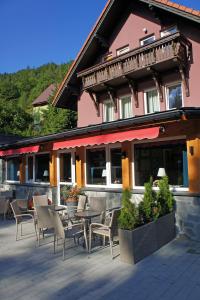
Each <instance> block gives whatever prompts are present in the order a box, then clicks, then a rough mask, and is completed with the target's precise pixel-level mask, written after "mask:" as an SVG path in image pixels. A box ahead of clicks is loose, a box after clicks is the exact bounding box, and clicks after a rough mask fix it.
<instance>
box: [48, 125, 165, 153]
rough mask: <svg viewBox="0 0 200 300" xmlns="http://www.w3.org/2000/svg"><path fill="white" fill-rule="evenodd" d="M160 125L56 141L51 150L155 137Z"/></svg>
mask: <svg viewBox="0 0 200 300" xmlns="http://www.w3.org/2000/svg"><path fill="white" fill-rule="evenodd" d="M159 130H160V127H152V128H146V129H135V130H128V131H120V132H115V133H107V134H102V135H95V136H89V137H82V138H78V139H70V140H67V141H62V142H56V143H54V144H53V150H58V149H67V148H75V147H81V146H94V145H103V144H104V145H106V144H112V143H117V142H125V141H133V140H143V139H155V138H157V137H158V135H159Z"/></svg>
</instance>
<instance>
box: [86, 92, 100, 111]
mask: <svg viewBox="0 0 200 300" xmlns="http://www.w3.org/2000/svg"><path fill="white" fill-rule="evenodd" d="M86 92H87V93H88V94H89V95H90V98H91V99H92V101H93V103H94V105H95V109H96V112H97V116H98V117H99V116H100V110H99V101H98V98H97V94H95V93H93V92H91V91H90V90H86Z"/></svg>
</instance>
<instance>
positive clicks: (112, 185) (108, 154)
mask: <svg viewBox="0 0 200 300" xmlns="http://www.w3.org/2000/svg"><path fill="white" fill-rule="evenodd" d="M102 148H104V149H105V158H106V173H107V174H108V175H109V176H108V175H107V176H106V184H105V185H103V184H101V185H99V184H88V183H87V161H86V159H87V155H86V151H87V150H89V149H94V147H93V146H88V147H85V163H84V170H85V187H89V188H122V186H123V182H122V183H121V184H118V183H116V184H115V183H111V151H110V150H111V149H119V148H120V149H121V143H115V144H112V145H99V146H96V147H95V149H97V150H98V149H102ZM122 181H123V177H122Z"/></svg>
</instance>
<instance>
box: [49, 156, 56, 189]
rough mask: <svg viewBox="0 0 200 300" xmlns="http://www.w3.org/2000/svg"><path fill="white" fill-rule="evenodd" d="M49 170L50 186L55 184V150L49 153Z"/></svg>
mask: <svg viewBox="0 0 200 300" xmlns="http://www.w3.org/2000/svg"><path fill="white" fill-rule="evenodd" d="M49 171H50V176H49V179H50V185H51V186H52V187H53V186H57V151H51V153H50V162H49Z"/></svg>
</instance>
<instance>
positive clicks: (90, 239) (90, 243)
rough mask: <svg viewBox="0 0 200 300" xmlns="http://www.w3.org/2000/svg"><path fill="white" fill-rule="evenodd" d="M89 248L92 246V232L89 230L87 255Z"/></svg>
mask: <svg viewBox="0 0 200 300" xmlns="http://www.w3.org/2000/svg"><path fill="white" fill-rule="evenodd" d="M91 246H92V230H91V228H90V231H89V251H88V252H89V253H90V252H91Z"/></svg>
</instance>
